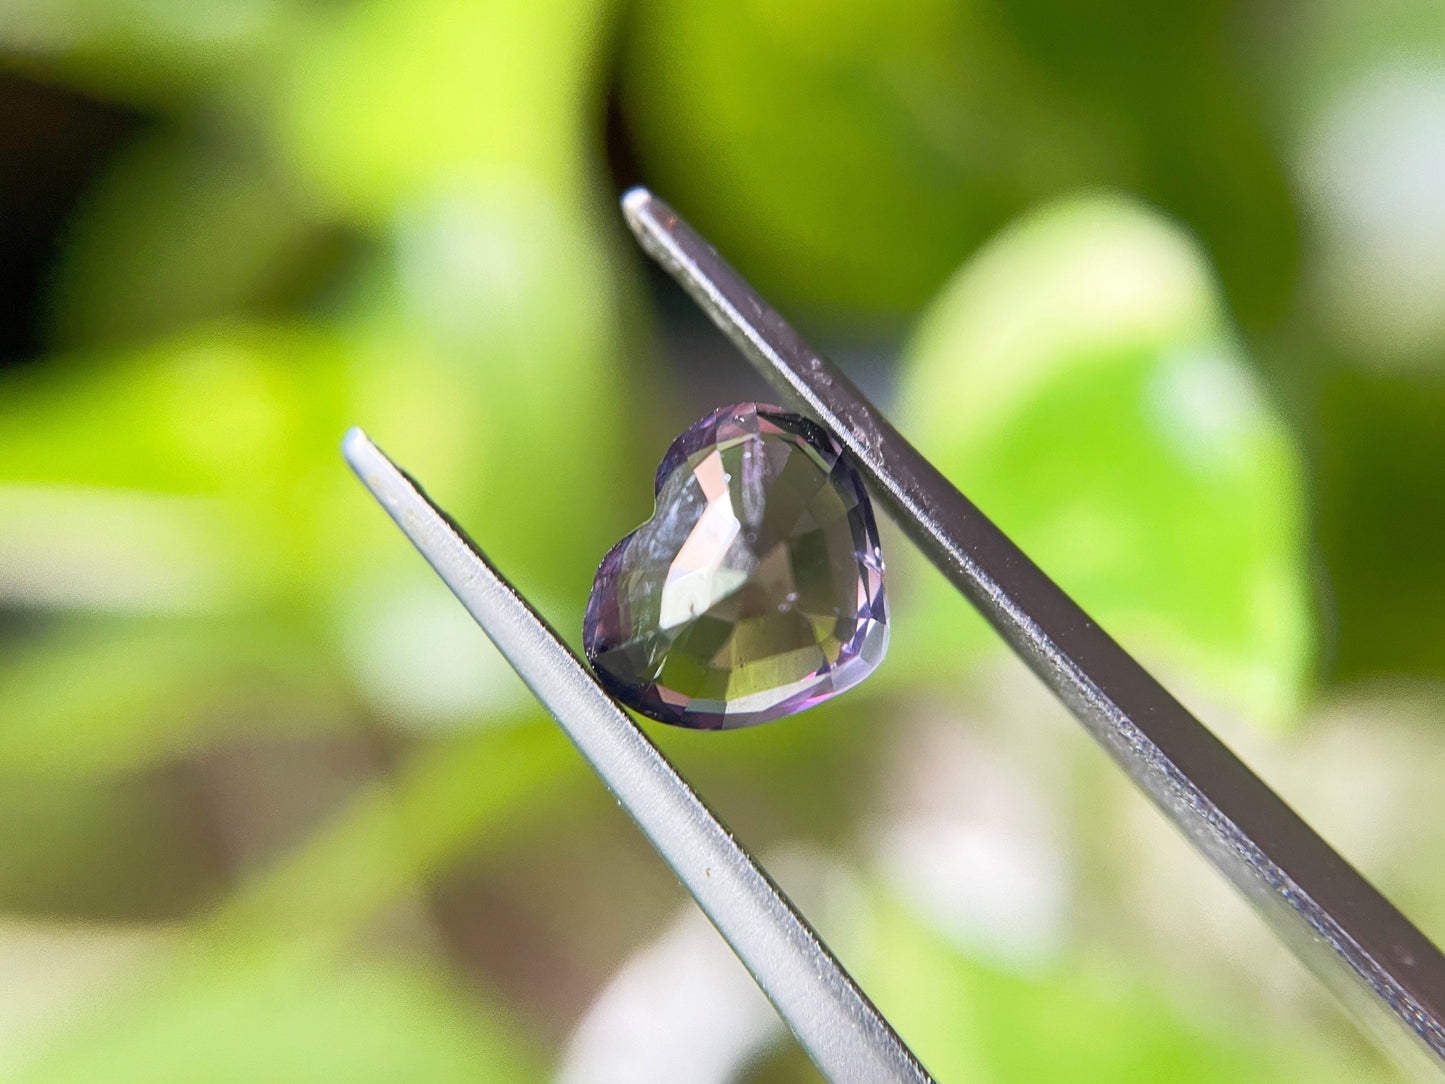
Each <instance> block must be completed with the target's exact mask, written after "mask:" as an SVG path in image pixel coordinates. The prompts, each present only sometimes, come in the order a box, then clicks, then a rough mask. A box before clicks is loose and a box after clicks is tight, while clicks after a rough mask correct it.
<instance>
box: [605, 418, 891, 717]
mask: <svg viewBox="0 0 1445 1084" xmlns="http://www.w3.org/2000/svg"><path fill="white" fill-rule="evenodd" d="M654 493H655V495H656V498H657V504H656V508H655V510H654V512H653V514H652V518H651V519H649V520H648V521H647V522H646V523H644V524H643V525H642V526H641V527H639V528H638V529H637V530H635V531H633V532H632V533H631V534H630V535H628V536H627V537H626V538H624V539H623V540H622V541H621V542H619V543H617V545H615V546H613V547H612V549H611V550H609V551H608V553H607V556H606V557H604V558H603V559H602V564H601V566H600V567H599V568H598V570H597V578H596V580H594V581H593V584H592V594H591V597H590V598H589V599H588V601H587V616H586V619H585V620H584V622H583V627H582V639H583V645H584V647H585V649H586V652H587V659H588V661H589V662H590V663H591V664H592V668H593V669H594V670H595V671H596V672H597V676H598V678H599V679H600V680H601V682H602V684H603V685H604V686H605V687H606V688H607V690H608V691H609V692H611V693H612V695H613V696H615V697H616V698H617V699H618V700H620V701H622V702H623V703H624V704H627V705H628V706H629V707H631V708H634V709H636V710H637V711H639V712H641V713H642V714H644V715H648V716H651V717H652V718H654V719H658V720H661V721H662V722H664V723H673V724H675V725H678V726H685V727H692V728H694V729H697V730H731V729H735V728H737V727H744V726H751V725H753V724H754V723H764V722H768V721H770V720H773V719H781V718H782V717H784V716H786V715H792V714H794V713H795V712H799V711H802V710H803V709H804V708H809V707H812V706H813V705H814V704H818V703H821V702H822V701H824V700H827V699H828V698H829V697H831V696H836V695H837V694H838V693H840V692H843V691H844V690H845V689H850V688H852V687H853V686H854V685H856V684H858V683H859V682H860V681H862V680H863V679H864V678H865V677H867V676H868V675H869V674H870V673H872V672H873V670H874V668H876V667H877V665H878V664H879V663H880V662H881V661H882V659H883V656H884V654H885V652H886V651H887V649H888V603H887V598H886V596H885V593H884V589H883V555H882V552H881V551H880V549H879V546H878V525H877V523H876V521H875V520H874V518H873V506H872V505H871V504H870V503H869V500H868V494H867V492H866V491H865V490H864V488H863V480H862V478H860V477H859V476H858V472H857V470H855V469H854V467H853V465H852V464H851V463H850V462H849V461H848V459H847V457H846V456H844V455H843V453H842V450H841V449H840V448H839V447H838V445H837V444H836V443H835V442H834V441H833V439H832V438H831V437H829V436H828V434H827V433H825V432H824V431H823V430H822V429H821V428H819V427H818V426H817V425H816V424H814V423H813V422H811V421H809V420H808V419H807V418H804V417H802V416H801V415H798V414H793V413H790V412H788V411H785V410H782V409H781V408H779V407H774V406H767V405H764V404H762V403H737V404H734V405H733V406H728V407H723V408H722V409H720V410H717V411H714V412H713V413H712V414H710V415H708V416H707V417H706V418H704V419H702V421H700V422H698V423H697V424H696V425H694V426H692V427H691V428H690V429H688V430H687V431H686V432H685V433H683V434H682V435H681V436H680V437H678V438H677V439H676V440H675V441H673V442H672V446H671V447H670V448H668V450H667V454H666V455H665V456H663V459H662V463H661V464H660V465H659V466H658V468H657V478H656V483H655V486H654Z"/></svg>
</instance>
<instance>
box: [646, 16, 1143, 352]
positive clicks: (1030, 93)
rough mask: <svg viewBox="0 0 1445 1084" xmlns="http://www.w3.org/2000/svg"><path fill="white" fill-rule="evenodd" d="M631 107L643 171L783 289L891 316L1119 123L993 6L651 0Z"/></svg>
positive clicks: (1103, 159)
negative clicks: (1015, 37)
mask: <svg viewBox="0 0 1445 1084" xmlns="http://www.w3.org/2000/svg"><path fill="white" fill-rule="evenodd" d="M627 29H628V36H627V51H626V53H625V54H624V70H623V80H622V99H621V101H622V106H623V110H624V112H625V114H626V117H627V120H628V122H629V129H630V132H631V134H633V135H634V137H635V140H636V144H637V150H638V154H639V157H640V158H641V160H642V164H643V166H644V167H645V169H646V171H647V176H648V178H649V182H650V183H652V184H653V185H654V186H655V187H656V188H657V189H658V190H659V191H660V192H662V193H663V194H664V195H666V197H667V198H668V199H669V201H671V202H673V203H674V204H675V205H676V206H677V207H678V209H679V210H680V211H681V212H682V213H683V214H685V215H687V216H688V217H689V219H690V220H692V221H693V222H694V223H695V224H696V225H697V226H698V228H699V229H701V230H702V231H703V232H704V233H705V234H706V235H707V236H708V237H709V239H710V240H712V241H713V242H714V243H715V244H717V246H718V248H719V250H720V251H722V252H723V253H725V254H726V255H727V256H728V258H729V259H730V260H732V261H733V262H734V263H736V264H737V266H738V267H739V268H741V269H742V270H743V272H744V273H745V274H747V275H748V276H749V278H750V279H752V280H753V281H754V282H755V283H756V284H757V285H758V286H759V288H760V289H762V290H763V291H764V292H765V293H767V294H768V295H769V296H770V297H772V298H773V300H774V301H775V302H779V303H782V304H784V305H789V306H807V307H810V308H813V309H815V310H822V311H823V312H825V313H826V314H827V315H828V316H830V317H833V318H835V319H836V320H839V321H842V322H853V323H855V324H856V323H858V322H870V321H871V322H877V321H880V320H888V319H890V318H891V319H897V318H898V317H899V316H900V315H903V314H906V313H908V312H911V311H912V310H913V309H914V308H916V307H917V306H918V305H920V304H922V303H923V302H924V301H925V300H926V299H927V297H928V296H929V295H930V294H931V293H932V292H933V291H934V290H935V289H937V287H938V285H939V283H941V282H942V281H943V280H944V279H945V278H946V277H947V275H948V273H949V272H950V271H951V270H952V269H953V268H954V267H955V266H956V265H957V262H958V260H959V258H960V257H961V256H962V255H963V254H964V253H965V252H967V251H968V250H969V249H970V248H971V247H972V246H973V245H974V244H977V243H978V242H979V241H980V240H982V238H983V237H984V236H985V235H986V234H987V233H988V232H989V231H990V230H992V229H993V228H995V227H996V226H997V225H998V224H999V223H1001V222H1002V221H1005V220H1006V219H1007V217H1008V216H1009V215H1011V214H1014V213H1016V212H1018V211H1019V210H1021V209H1022V208H1023V207H1025V206H1027V205H1028V204H1029V203H1030V202H1031V201H1032V200H1033V199H1034V198H1037V194H1038V193H1039V192H1040V191H1045V192H1046V191H1050V190H1053V189H1055V188H1057V186H1058V185H1059V184H1060V183H1061V182H1065V183H1067V182H1070V181H1072V182H1073V183H1082V182H1083V181H1086V180H1095V181H1097V180H1099V179H1102V178H1107V177H1109V176H1110V173H1109V170H1110V168H1111V167H1110V166H1109V164H1108V158H1109V156H1110V154H1111V153H1112V151H1113V150H1114V147H1115V143H1116V139H1115V136H1116V133H1114V132H1104V131H1102V130H1100V128H1099V127H1098V125H1097V124H1096V121H1095V118H1094V117H1092V116H1089V115H1088V114H1086V113H1084V112H1083V111H1080V110H1078V109H1076V108H1075V105H1074V103H1073V102H1072V101H1071V100H1070V99H1069V98H1068V97H1067V96H1065V95H1061V94H1059V93H1057V92H1056V91H1055V90H1054V89H1053V88H1051V87H1050V86H1049V84H1048V82H1047V81H1046V80H1045V79H1044V78H1041V76H1040V73H1039V72H1038V70H1037V69H1036V68H1035V67H1034V66H1033V64H1032V62H1031V59H1030V58H1028V57H1027V56H1025V55H1024V54H1023V53H1022V52H1021V51H1020V50H1019V49H1018V48H1017V46H1016V44H1015V43H1014V42H1013V41H1012V40H1011V39H1010V37H1009V35H1008V33H1007V32H1006V30H1005V29H1004V28H1003V27H1001V26H1000V22H999V20H998V18H996V17H995V16H994V15H993V14H992V13H991V12H989V11H988V10H987V9H986V8H984V7H982V6H980V5H969V4H964V5H959V4H952V3H946V2H943V0H928V2H925V3H911V4H906V5H899V4H893V3H888V2H887V0H861V2H858V0H855V2H849V3H841V4H840V3H821V2H817V0H813V2H807V3H790V4H782V5H780V4H770V3H765V2H751V3H742V4H737V3H726V2H723V0H689V2H685V3H676V2H673V0H648V2H644V3H641V4H639V5H638V6H637V10H636V11H635V12H634V13H633V16H632V18H631V19H630V20H629V21H628V24H627Z"/></svg>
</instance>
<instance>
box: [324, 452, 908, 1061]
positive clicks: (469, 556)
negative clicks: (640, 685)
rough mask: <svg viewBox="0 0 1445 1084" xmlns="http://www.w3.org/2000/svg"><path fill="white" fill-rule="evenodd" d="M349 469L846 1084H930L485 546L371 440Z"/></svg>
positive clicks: (350, 455) (813, 1050)
mask: <svg viewBox="0 0 1445 1084" xmlns="http://www.w3.org/2000/svg"><path fill="white" fill-rule="evenodd" d="M342 450H343V452H344V453H345V455H346V460H347V462H348V463H350V464H351V468H352V470H354V471H355V472H356V474H357V476H358V477H359V478H360V479H361V481H362V483H363V484H364V485H365V486H366V488H367V489H369V490H370V491H371V493H372V495H373V496H375V497H376V499H377V500H378V501H379V502H380V503H381V505H382V507H383V508H385V509H386V511H387V513H388V514H389V515H390V516H391V518H392V519H394V520H395V521H396V523H397V526H399V527H400V528H401V529H402V530H403V531H404V532H405V533H406V536H407V537H408V538H410V539H411V541H412V543H413V544H414V545H415V546H416V548H417V549H418V550H420V551H421V554H422V556H423V557H425V558H426V559H427V561H428V563H429V564H430V565H431V566H432V568H434V569H436V571H437V574H438V575H440V576H441V578H442V579H443V580H444V581H445V582H446V585H447V586H448V587H450V588H451V589H452V592H453V593H454V594H455V595H456V596H457V598H458V599H460V600H461V603H462V605H464V606H465V607H466V608H467V610H468V611H469V612H470V613H471V615H472V617H474V618H476V621H477V624H479V625H481V626H482V629H483V630H484V631H485V632H486V634H487V635H488V636H489V637H491V639H492V642H493V643H495V644H496V645H497V648H498V650H500V651H501V652H502V654H503V655H505V656H506V658H507V661H508V662H510V663H511V664H512V666H513V668H514V669H516V671H517V673H518V674H520V675H521V677H522V680H523V681H525V682H526V683H527V685H528V687H529V688H530V689H531V690H532V692H533V693H535V694H536V696H537V699H538V700H540V701H541V702H542V704H543V706H544V707H546V709H547V710H548V711H549V712H551V714H552V716H553V717H554V718H555V719H556V720H557V722H558V724H559V725H560V726H561V727H562V729H563V731H565V732H566V734H567V736H568V737H569V738H571V739H572V742H573V744H574V745H576V746H577V748H578V749H579V750H580V751H581V753H582V755H583V756H584V757H585V758H586V759H587V761H588V763H590V764H591V765H592V767H593V768H594V769H595V770H596V772H597V774H598V775H600V776H601V777H602V781H603V782H604V783H606V784H607V786H608V788H609V789H610V790H611V791H612V793H613V794H614V795H615V796H616V797H617V800H618V802H619V803H620V804H621V805H622V807H623V808H624V809H626V810H627V812H628V813H630V814H631V815H632V817H633V819H634V820H635V821H637V824H638V827H640V828H641V829H642V831H643V833H644V834H645V835H646V836H647V838H648V839H649V840H650V841H651V843H652V845H653V846H654V847H655V848H656V849H657V852H658V853H659V854H660V855H662V857H663V859H664V860H665V861H666V862H667V864H668V865H669V866H671V867H672V869H673V871H674V872H675V873H676V874H677V876H678V879H679V880H681V881H682V883H683V885H684V886H685V887H686V888H687V890H688V891H689V892H691V893H692V895H693V896H694V898H696V900H697V902H698V904H699V905H700V906H701V907H702V909H703V911H704V912H705V913H706V914H707V916H708V918H710V919H711V920H712V922H713V925H715V926H716V927H717V928H718V932H719V933H721V934H722V935H723V937H724V938H725V939H726V940H727V942H728V944H729V945H731V946H732V948H733V951H734V952H736V953H737V955H738V957H739V959H741V960H742V962H743V964H744V965H745V966H746V967H747V969H748V970H749V971H750V972H752V974H753V977H754V978H755V979H757V982H758V985H759V986H760V987H762V989H763V992H764V993H765V994H767V996H768V998H769V999H770V1000H771V1001H772V1002H773V1004H774V1005H775V1006H776V1007H777V1009H778V1012H779V1014H780V1015H781V1016H782V1017H783V1019H784V1021H786V1022H787V1024H788V1026H789V1027H790V1028H791V1029H792V1031H793V1034H794V1035H795V1036H796V1037H797V1039H798V1043H799V1044H800V1045H801V1046H802V1047H803V1049H804V1050H805V1051H806V1052H807V1053H808V1056H809V1057H811V1058H812V1059H813V1063H814V1064H815V1065H817V1067H818V1069H819V1071H820V1072H822V1074H823V1075H824V1076H825V1077H827V1078H828V1079H829V1080H830V1081H833V1082H834V1084H874V1082H878V1084H930V1078H929V1076H928V1074H927V1073H926V1072H924V1070H923V1067H922V1066H921V1065H919V1063H918V1061H917V1059H915V1058H914V1056H913V1054H912V1053H911V1052H910V1051H909V1050H908V1048H907V1047H906V1046H904V1045H903V1041H902V1040H901V1039H899V1038H898V1036H897V1035H896V1034H895V1033H894V1031H893V1029H892V1028H891V1027H890V1026H889V1024H888V1022H887V1021H886V1020H884V1019H883V1017H882V1016H881V1015H880V1014H879V1012H878V1010H877V1009H876V1008H874V1007H873V1004H872V1003H871V1002H870V1001H869V1000H868V999H867V997H865V996H864V994H863V992H862V991H861V990H859V989H858V987H857V985H856V984H855V983H854V982H853V980H852V978H850V977H849V975H848V973H847V972H846V971H844V970H843V968H842V965H840V964H839V963H838V961H837V960H836V959H834V958H833V955H832V954H831V953H830V952H829V951H828V949H827V947H826V946H824V945H823V943H822V942H821V941H820V940H819V939H818V935H817V934H816V933H814V932H813V930H812V928H811V927H810V926H809V925H808V923H807V922H806V921H805V920H804V919H803V917H802V916H801V915H800V914H799V913H798V912H797V910H796V909H795V908H794V907H793V905H792V903H791V902H789V900H788V898H787V897H786V896H784V895H783V893H782V891H781V890H780V889H779V888H778V887H777V885H775V884H773V882H772V881H771V880H769V878H768V877H767V875H766V874H765V873H763V871H762V869H761V868H760V867H759V866H758V865H757V863H756V862H754V861H753V859H752V858H751V856H749V855H748V853H747V852H746V851H745V850H743V848H742V846H741V845H740V844H739V843H738V842H737V840H735V839H734V838H733V837H732V835H731V833H729V832H728V830H727V829H726V828H724V827H723V825H722V824H721V822H719V821H718V819H717V818H716V817H715V816H714V815H713V814H712V812H711V811H710V810H709V809H708V808H707V807H706V806H705V805H703V803H702V800H701V799H700V798H699V797H698V796H697V795H696V794H695V793H694V792H693V790H692V788H691V787H689V786H688V785H687V783H686V781H684V780H683V778H682V777H681V776H680V775H678V774H677V770H676V769H675V768H673V766H672V765H671V764H670V763H668V761H667V759H666V758H665V757H663V755H662V753H660V752H659V751H658V749H657V747H656V746H654V745H653V744H652V742H650V741H648V739H647V736H646V735H645V734H643V733H642V731H641V730H639V729H638V727H637V724H636V723H634V722H633V721H632V720H631V719H630V718H629V717H628V716H627V715H626V713H624V712H623V711H622V709H620V708H619V707H618V706H617V705H616V704H615V703H613V701H612V698H611V697H609V696H608V695H607V693H606V692H604V691H603V690H602V687H601V686H600V685H598V684H597V680H596V679H595V678H594V677H593V676H592V673H591V671H589V670H588V669H587V668H586V667H585V666H583V665H582V663H581V662H580V661H578V659H577V656H576V655H574V654H573V653H572V651H571V649H570V648H568V647H567V645H566V644H564V643H563V642H562V640H561V639H560V638H559V637H558V636H557V634H556V633H555V632H553V631H552V629H551V628H550V627H549V626H548V625H547V623H546V622H545V621H544V620H543V619H542V618H541V617H539V616H538V615H537V613H536V612H535V611H533V609H532V608H531V607H530V606H529V605H528V604H527V601H526V600H525V599H524V598H522V596H521V595H520V594H518V593H517V591H516V590H515V589H514V588H513V587H512V585H511V584H509V583H508V582H507V581H506V580H505V579H503V578H502V576H501V574H500V573H499V572H497V570H496V569H495V568H493V567H492V565H491V564H490V563H489V562H488V561H487V559H486V557H485V556H483V555H482V553H481V551H480V550H478V549H477V547H476V545H475V544H474V543H473V542H472V541H471V540H470V539H469V538H468V537H467V536H466V535H465V534H464V533H463V532H462V530H461V529H460V528H459V527H458V526H457V525H456V524H455V523H453V522H452V521H451V520H450V519H449V518H448V517H447V516H446V514H445V513H444V512H442V511H441V510H439V509H438V508H437V507H436V506H435V505H433V504H432V503H431V501H430V500H428V499H427V497H426V495H425V494H424V493H423V492H422V491H421V489H420V487H418V486H417V485H416V484H415V483H414V482H413V481H412V480H411V479H410V478H408V477H407V476H406V475H405V474H403V473H402V472H401V470H400V469H399V468H397V466H396V465H395V464H393V463H392V462H391V460H389V459H387V457H386V456H385V455H384V454H383V453H382V451H381V450H380V449H379V448H377V447H376V445H374V444H372V443H371V441H370V440H368V439H367V437H366V435H365V434H364V433H362V432H361V430H359V429H353V430H351V432H350V433H348V434H347V436H346V440H345V442H344V444H343V445H342Z"/></svg>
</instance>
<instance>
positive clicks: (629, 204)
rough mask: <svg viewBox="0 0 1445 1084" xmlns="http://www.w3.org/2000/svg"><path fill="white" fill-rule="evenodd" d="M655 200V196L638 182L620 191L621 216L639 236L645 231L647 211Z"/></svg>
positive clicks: (643, 234)
mask: <svg viewBox="0 0 1445 1084" xmlns="http://www.w3.org/2000/svg"><path fill="white" fill-rule="evenodd" d="M656 202H657V197H656V196H654V195H653V194H652V193H651V192H649V191H648V190H647V189H646V188H644V187H643V186H642V185H640V184H639V185H636V186H635V187H633V188H629V189H628V190H627V191H626V192H624V193H622V217H623V218H625V219H626V220H627V225H628V226H629V227H630V228H631V230H632V232H633V233H635V234H637V235H638V236H639V237H642V236H645V234H646V232H647V217H648V216H647V212H648V210H649V209H650V208H651V207H652V206H653V204H655V203H656Z"/></svg>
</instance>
